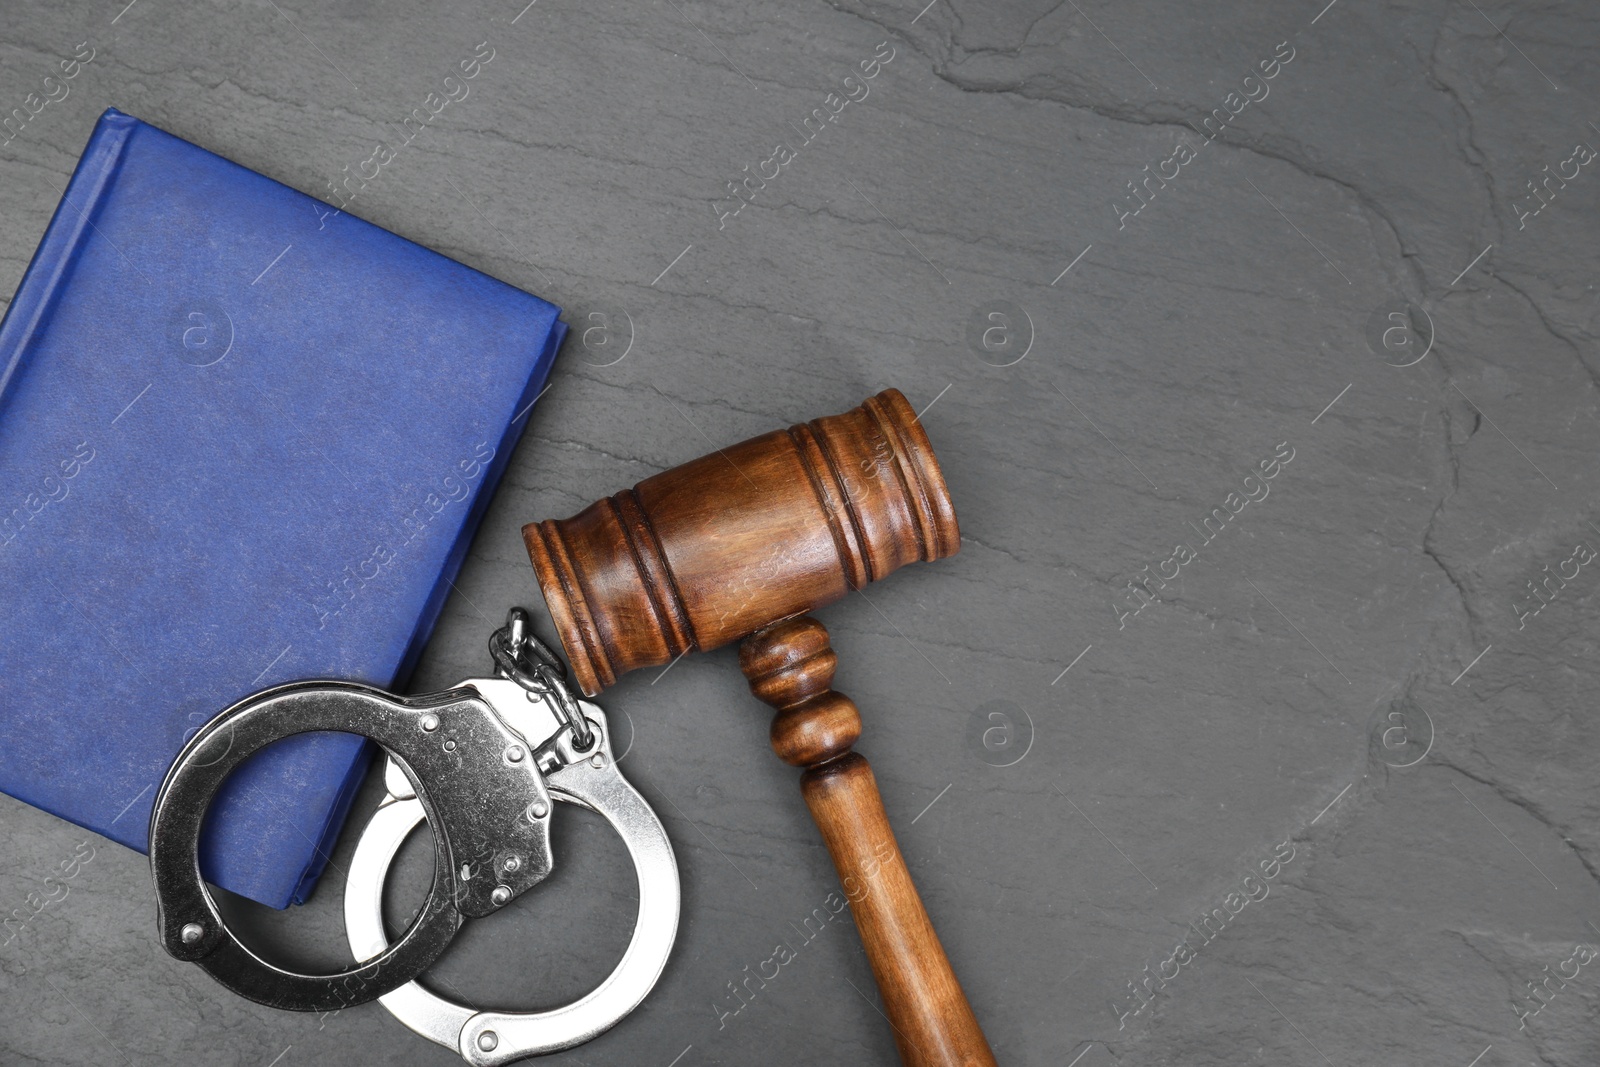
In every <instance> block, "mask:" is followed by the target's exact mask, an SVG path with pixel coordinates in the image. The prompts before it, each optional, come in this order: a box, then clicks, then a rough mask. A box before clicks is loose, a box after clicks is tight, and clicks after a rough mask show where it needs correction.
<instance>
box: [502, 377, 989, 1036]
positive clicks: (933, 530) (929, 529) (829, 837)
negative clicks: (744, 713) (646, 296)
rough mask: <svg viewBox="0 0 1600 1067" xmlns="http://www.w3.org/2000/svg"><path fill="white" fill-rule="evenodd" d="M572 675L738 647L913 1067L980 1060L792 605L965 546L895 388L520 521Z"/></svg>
mask: <svg viewBox="0 0 1600 1067" xmlns="http://www.w3.org/2000/svg"><path fill="white" fill-rule="evenodd" d="M522 533H523V538H524V540H525V541H526V542H527V546H528V554H529V555H530V556H531V557H532V559H533V566H534V570H535V571H536V572H537V574H538V579H539V586H540V589H541V590H542V591H543V593H544V598H545V602H546V603H547V604H548V606H549V608H550V614H551V616H552V617H553V619H554V621H555V625H556V628H557V630H558V631H559V632H560V635H561V642H562V644H563V645H564V646H565V648H566V651H567V655H568V658H569V659H570V660H571V663H572V668H573V673H574V675H575V676H576V679H577V682H578V684H579V685H580V686H581V687H582V689H583V691H584V693H586V694H587V695H589V696H594V695H595V694H597V693H598V692H599V691H600V690H601V689H603V688H604V687H606V686H608V685H610V684H612V683H613V682H615V681H616V680H617V678H618V676H620V675H622V674H624V673H625V672H627V671H630V670H634V669H636V668H639V667H651V666H660V665H661V664H664V663H671V662H672V661H673V660H674V659H676V658H677V657H678V656H680V655H682V654H683V653H685V652H688V651H690V650H693V649H697V650H701V651H704V650H707V649H713V648H717V647H719V646H721V645H725V644H727V643H728V642H730V641H734V640H740V641H741V643H740V646H739V666H740V668H741V669H742V670H743V671H744V674H745V677H746V678H747V679H749V682H750V690H751V692H753V693H754V694H755V695H756V696H757V697H759V698H760V699H761V700H762V701H764V702H766V703H767V704H770V705H772V706H773V707H775V708H777V709H778V713H777V715H776V716H774V718H773V720H772V748H773V750H774V751H775V752H777V754H778V755H779V756H780V757H782V758H783V759H784V760H785V761H786V762H788V763H790V764H793V765H794V766H797V767H803V768H805V772H804V773H803V774H802V775H801V778H800V787H801V792H802V794H803V795H804V797H805V801H806V805H807V807H809V808H810V809H811V815H812V817H813V818H814V819H815V820H816V823H817V826H818V827H819V828H820V829H821V830H822V838H823V841H824V843H826V845H827V847H828V852H829V854H830V855H832V857H833V863H834V866H835V867H836V868H837V869H838V872H839V877H840V879H841V881H842V882H843V884H844V886H845V889H846V891H847V893H848V894H849V896H850V899H851V901H852V903H851V911H852V913H853V914H854V916H855V921H856V927H857V929H858V930H859V931H860V933H861V940H862V943H863V944H864V945H865V947H866V951H867V958H868V959H869V960H870V962H871V964H872V971H873V975H874V976H875V977H876V979H877V982H878V988H879V990H880V991H881V992H882V994H883V1002H884V1012H885V1014H886V1015H887V1016H888V1019H889V1023H890V1025H891V1027H892V1028H893V1030H894V1037H895V1043H896V1045H897V1046H898V1048H899V1050H900V1058H901V1060H902V1062H903V1063H905V1064H906V1065H907V1067H957V1065H959V1067H985V1065H993V1064H994V1062H995V1061H994V1054H993V1053H992V1052H991V1051H990V1049H989V1045H988V1042H987V1041H986V1040H985V1039H984V1036H983V1030H982V1028H981V1027H979V1025H978V1020H977V1018H976V1017H975V1016H974V1015H973V1013H972V1008H971V1006H970V1005H969V1004H968V1003H967V998H966V995H965V994H964V993H963V992H962V990H961V984H960V982H959V981H957V979H956V976H955V972H954V971H952V970H951V968H950V961H949V960H948V959H947V958H946V956H945V953H944V947H943V946H942V945H941V944H940V943H939V937H938V935H937V934H936V933H935V932H934V929H933V924H932V923H931V922H930V921H929V920H928V913H927V910H926V909H925V908H924V907H923V905H922V898H921V897H920V896H919V895H918V894H917V888H916V886H915V885H914V884H913V883H912V880H911V874H910V872H909V871H907V870H906V866H905V861H904V858H903V857H902V856H901V854H900V848H899V845H898V843H897V842H896V841H895V837H894V831H893V830H891V829H890V827H889V820H888V816H887V815H886V814H885V813H884V810H883V799H882V797H881V796H879V794H878V786H877V782H876V781H875V780H874V778H873V775H872V768H871V767H869V766H868V765H867V761H866V759H864V758H863V757H862V756H860V755H858V754H857V753H855V752H852V751H851V746H852V745H853V744H855V742H856V740H857V739H858V738H859V737H860V736H861V715H860V713H859V712H858V711H857V709H856V705H855V702H854V701H852V700H851V699H850V698H849V697H847V696H844V695H842V694H840V693H836V692H834V691H833V690H832V689H831V688H830V686H831V685H832V682H833V673H834V667H835V663H836V657H835V656H834V652H833V649H832V647H831V646H830V644H829V642H828V631H827V630H826V629H825V628H824V627H823V625H822V624H821V623H820V622H818V621H816V620H815V619H813V618H810V617H809V616H807V615H806V614H805V613H806V612H808V611H811V610H813V609H815V608H818V607H821V606H823V605H825V604H829V603H832V602H833V601H835V600H838V599H840V598H842V597H844V596H845V595H846V594H848V593H850V592H851V591H853V590H856V589H859V588H861V587H862V586H864V585H866V584H867V583H868V582H872V581H875V580H877V579H879V578H883V577H885V576H886V575H888V574H889V573H891V572H892V571H894V570H896V569H897V568H899V567H900V566H902V565H903V564H906V563H911V562H914V561H917V560H924V561H929V560H936V559H941V558H943V557H945V556H948V555H951V554H953V553H955V552H956V551H957V550H958V549H959V548H960V547H961V534H960V530H959V529H958V528H957V526H956V516H955V509H954V508H953V507H952V505H951V503H950V494H949V491H948V490H947V489H946V487H945V483H944V476H943V475H942V474H941V473H940V472H939V466H938V463H937V462H936V461H935V460H934V458H933V447H932V446H931V445H930V444H929V443H928V437H927V435H926V434H925V433H924V432H923V429H922V425H921V423H920V422H919V421H918V420H917V416H916V413H915V412H914V411H913V410H912V408H911V405H910V404H909V403H907V401H906V398H905V397H904V396H902V395H901V394H900V392H899V391H898V390H896V389H886V390H884V391H883V392H881V393H879V394H877V395H876V396H873V397H869V398H868V399H867V400H866V401H865V402H864V403H863V404H862V405H861V406H860V407H858V408H855V409H854V410H852V411H847V412H845V413H844V414H843V415H834V416H831V417H828V418H821V419H815V420H813V421H812V422H809V423H805V424H803V425H799V426H792V427H790V428H789V429H787V430H778V431H776V432H773V433H769V434H764V435H762V436H760V437H755V438H752V439H750V440H748V441H745V442H742V443H740V444H737V445H732V446H730V447H728V448H723V449H718V450H717V451H716V452H714V453H712V454H710V455H706V456H702V457H701V458H699V459H696V460H692V461H690V462H688V463H685V464H683V465H682V466H680V467H675V468H673V469H672V470H669V471H664V472H663V473H661V474H657V475H655V476H654V477H651V478H647V479H645V480H644V481H642V482H640V483H639V484H638V485H636V486H634V487H633V488H632V489H628V490H624V491H623V492H620V493H617V494H616V495H615V496H610V497H606V498H605V499H603V500H600V501H597V502H596V503H594V504H591V505H590V506H589V507H587V508H585V509H584V510H583V511H581V512H580V513H578V514H577V515H575V516H573V517H572V518H570V519H560V520H546V521H544V522H538V523H530V524H528V525H527V526H525V527H523V531H522Z"/></svg>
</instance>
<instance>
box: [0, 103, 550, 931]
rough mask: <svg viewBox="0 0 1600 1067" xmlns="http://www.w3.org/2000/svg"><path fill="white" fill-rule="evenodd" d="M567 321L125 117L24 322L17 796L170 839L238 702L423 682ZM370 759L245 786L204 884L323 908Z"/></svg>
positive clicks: (48, 244)
mask: <svg viewBox="0 0 1600 1067" xmlns="http://www.w3.org/2000/svg"><path fill="white" fill-rule="evenodd" d="M558 314H559V309H558V308H556V307H554V306H552V305H551V304H549V303H546V302H545V301H543V300H540V299H539V298H537V297H535V296H532V295H530V294H528V293H525V292H522V291H521V290H518V289H515V288H513V287H512V286H509V285H506V284H504V283H502V282H499V281H496V280H495V279H493V278H490V277H488V276H487V275H484V274H482V273H479V272H478V271H475V270H472V269H470V268H468V267H466V266H463V265H461V264H459V263H456V262H454V261H453V260H450V259H448V258H446V257H444V256H441V255H439V254H437V253H434V252H431V251H429V250H427V249H425V248H422V247H421V246H419V245H417V244H414V243H412V242H410V241H407V240H405V239H404V238H401V237H399V236H396V235H395V234H392V233H390V232H388V231H386V230H383V229H381V228H379V227H377V226H373V225H371V224H369V223H366V222H363V221H361V220H360V219H357V218H355V217H353V216H351V215H348V214H342V213H338V212H335V211H333V210H332V209H331V208H330V207H329V206H328V205H327V204H325V203H323V202H322V201H319V200H317V199H314V198H313V197H310V196H307V195H305V194H303V193H300V192H297V191H295V190H293V189H290V188H288V187H287V186H284V185H281V184H279V183H278V182H275V181H272V180H271V179H269V178H266V177H264V176H262V175H260V174H257V173H255V172H253V171H251V170H248V169H246V168H244V167H241V166H238V165H237V164H234V163H231V162H229V161H227V160H225V159H222V158H221V157H219V156H216V155H214V154H212V153H210V152H208V151H205V150H204V149H201V148H199V147H196V146H195V145H192V144H190V143H188V142H186V141H184V140H181V139H180V138H177V137H174V136H172V135H171V134H168V133H165V132H164V131H162V130H159V129H157V128H155V127H153V126H150V125H148V124H146V123H143V122H141V121H139V120H138V119H135V118H133V117H131V116H128V115H125V114H122V113H120V112H117V111H115V110H111V111H107V112H106V113H105V115H103V116H102V117H101V119H100V121H99V123H98V124H97V126H96V127H95V130H94V133H93V135H92V137H91V138H90V140H89V144H88V147H87V148H86V149H85V151H84V154H83V158H82V159H81V160H80V161H79V164H78V166H77V169H76V171H75V172H74V174H73V176H72V180H71V182H70V184H69V185H68V186H67V189H66V194H65V196H64V197H63V199H62V201H61V203H60V205H59V207H58V208H57V210H56V212H55V215H54V218H53V219H52V221H51V223H50V226H49V228H48V230H47V231H46V233H45V236H44V239H43V241H42V242H41V244H40V245H39V248H38V250H37V252H36V253H35V255H34V258H33V261H32V263H31V265H30V266H29V268H28V270H27V273H26V274H25V275H24V277H23V280H22V283H21V285H20V286H19V288H18V290H17V292H16V294H15V297H14V299H13V300H12V303H11V305H10V307H9V308H8V310H7V313H6V316H5V319H4V321H3V322H0V493H3V494H4V495H3V496H0V606H3V611H4V616H5V619H6V627H5V636H4V638H3V639H0V737H3V738H4V743H3V744H0V790H3V791H4V792H6V793H8V794H10V795H11V796H13V797H16V798H17V799H19V800H22V801H25V802H26V803H29V804H32V805H35V806H37V807H39V808H42V809H44V810H45V811H49V812H51V813H53V814H55V815H58V816H60V817H61V818H64V819H68V820H71V821H72V822H75V823H78V824H79V825H82V826H84V827H87V828H89V829H91V830H94V831H95V832H97V833H100V834H103V835H105V836H106V837H109V838H111V839H113V840H116V841H119V842H121V843H122V844H124V845H127V846H128V847H130V848H135V849H139V850H140V851H144V850H145V848H146V845H147V842H146V838H147V833H148V827H149V816H150V808H151V804H152V803H153V800H154V796H155V793H156V791H157V788H158V787H159V785H160V782H161V779H162V777H163V776H164V775H165V773H166V771H167V767H168V766H169V765H170V763H171V761H172V759H173V757H174V756H175V755H176V754H177V752H178V750H179V748H180V747H181V746H182V745H183V743H184V741H185V740H186V739H187V738H188V737H189V736H191V735H192V734H193V733H194V732H195V731H196V730H197V729H198V728H199V727H200V726H201V725H203V724H204V723H205V722H207V721H208V720H209V719H210V718H212V717H213V716H214V715H216V713H217V712H219V711H221V710H222V709H223V708H225V707H226V706H228V705H229V704H231V703H233V702H234V701H236V700H238V699H239V698H241V697H243V696H245V695H247V694H249V693H251V692H254V691H255V690H258V689H261V688H264V687H266V686H269V685H274V684H277V683H280V682H285V681H290V680H294V679H300V678H316V677H329V678H343V679H350V680H356V681H363V682H367V683H371V684H376V685H380V686H386V687H395V686H397V685H400V684H402V683H403V682H404V680H405V678H406V675H407V674H408V672H409V671H410V669H411V667H412V665H413V663H414V662H415V660H416V657H417V655H418V653H419V652H420V650H421V647H422V645H423V643H424V642H425V641H426V640H427V637H428V634H429V632H430V631H431V629H432V626H433V623H434V621H435V619H436V617H437V615H438V613H439V610H440V608H441V607H442V605H443V603H444V601H445V598H446V596H447V594H448V593H449V591H450V586H451V581H452V579H453V577H454V576H455V574H456V572H457V570H458V568H459V567H460V565H461V561H462V558H463V556H464V555H465V553H466V550H467V547H468V543H469V541H470V539H471V537H472V534H473V531H474V529H475V528H476V526H477V524H478V521H479V520H480V519H481V517H482V515H483V512H484V510H485V509H486V507H487V506H488V502H489V499H490V496H491V494H492V492H493V490H494V486H495V483H496V482H497V480H498V479H499V477H500V474H501V472H502V470H503V469H504V466H505V463H506V461H507V458H508V457H509V454H510V452H511V449H512V447H513V446H514V445H515V443H516V441H517V439H518V437H519V436H520V433H521V430H522V427H523V426H524V425H525V423H526V421H527V419H528V417H529V413H530V410H531V408H532V405H533V401H534V400H535V398H536V397H537V396H538V394H539V392H540V390H541V389H542V387H543V383H544V380H545V378H546V376H547V375H548V373H549V370H550V366H551V363H552V361H553V360H554V358H555V354H556V350H557V349H558V348H559V346H560V343H561V340H562V338H563V337H564V335H565V332H566V327H565V325H564V324H562V323H561V322H559V321H558V319H557V316H558ZM368 756H369V743H368V742H365V741H364V740H362V739H359V738H356V737H354V736H353V735H346V734H307V735H303V736H300V737H295V738H290V739H287V740H285V741H282V742H279V743H278V744H276V745H274V746H272V747H271V748H269V749H268V750H266V751H265V752H263V753H261V754H260V755H258V756H257V757H256V758H255V759H253V760H252V761H250V762H249V763H247V764H246V765H245V766H243V767H242V768H240V770H239V771H237V772H236V773H235V774H234V775H233V776H232V777H231V778H230V779H229V780H228V781H227V783H225V785H224V786H223V788H222V790H221V792H219V794H218V796H217V798H216V800H215V802H214V803H213V805H212V808H211V812H210V816H209V820H208V824H207V829H206V832H205V835H204V838H203V841H202V856H201V866H202V870H203V871H204V873H205V875H206V877H207V879H208V880H209V881H211V882H213V883H214V884H216V885H219V886H221V887H223V888H225V889H228V890H231V891H233V892H236V893H240V894H242V895H244V896H246V897H249V898H251V899H254V900H257V901H260V902H262V903H265V904H268V905H271V906H274V907H280V908H281V907H286V906H288V905H289V904H290V903H292V902H298V901H301V900H304V899H305V897H306V896H307V895H308V894H309V892H310V890H311V888H312V886H313V885H314V883H315V881H316V878H317V876H318V874H319V873H320V872H321V869H322V866H323V864H324V863H325V862H326V856H327V851H328V850H329V849H330V848H331V847H332V842H333V840H334V838H335V837H336V836H337V833H338V830H339V827H340V824H341V822H342V820H343V818H344V816H345V813H346V811H347V809H348V807H349V804H350V801H351V798H352V797H353V795H354V792H355V789H356V787H357V786H358V785H359V782H360V780H361V776H362V774H363V772H364V770H365V768H366V765H367V760H368Z"/></svg>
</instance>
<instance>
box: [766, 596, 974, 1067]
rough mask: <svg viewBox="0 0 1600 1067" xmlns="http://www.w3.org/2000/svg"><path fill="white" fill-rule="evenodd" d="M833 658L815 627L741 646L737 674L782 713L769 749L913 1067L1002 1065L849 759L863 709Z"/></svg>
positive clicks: (872, 789)
mask: <svg viewBox="0 0 1600 1067" xmlns="http://www.w3.org/2000/svg"><path fill="white" fill-rule="evenodd" d="M836 663H837V657H836V656H835V655H834V652H833V649H832V647H831V646H830V645H829V642H828V632H827V630H826V629H824V628H823V626H822V624H821V623H819V622H817V621H816V620H815V619H813V618H810V617H809V616H801V617H799V618H795V619H786V620H784V621H783V622H779V623H776V624H774V625H772V626H769V627H767V628H766V629H765V630H760V631H757V632H756V633H754V634H751V635H750V636H749V637H746V638H745V639H744V642H743V644H741V645H740V648H739V664H740V667H741V668H742V669H743V670H744V674H745V677H746V678H748V679H749V681H750V690H751V692H753V693H755V695H756V696H757V697H759V698H760V699H762V700H763V701H765V702H766V703H768V704H771V705H772V706H773V707H775V708H777V709H778V714H777V715H776V716H775V717H774V718H773V720H772V747H773V750H774V751H776V752H777V753H778V755H779V756H780V757H782V758H783V759H784V760H785V761H786V762H788V763H791V764H794V765H795V766H800V767H805V768H806V771H805V773H804V774H803V775H801V778H800V789H801V793H802V794H803V795H804V797H805V801H806V806H807V807H808V808H810V809H811V816H812V818H813V819H815V820H816V823H817V826H818V828H819V829H821V831H822V840H823V843H824V844H826V845H827V846H828V853H829V855H831V856H832V857H833V865H834V867H835V868H836V869H837V870H838V872H839V878H840V882H841V885H842V887H843V889H844V892H845V897H846V899H847V900H848V901H849V902H850V910H851V913H852V914H853V915H854V916H855V920H856V929H857V930H858V931H860V934H861V942H862V944H863V946H865V948H866V951H867V959H868V960H869V961H870V962H871V964H872V973H873V976H874V977H875V978H876V979H877V982H878V989H879V991H880V992H881V993H882V994H883V1004H884V1014H885V1015H886V1016H887V1017H888V1019H889V1025H890V1026H891V1027H892V1028H893V1030H894V1039H895V1044H896V1046H897V1047H898V1048H899V1050H900V1060H901V1062H902V1063H903V1064H905V1067H995V1059H994V1053H993V1052H992V1051H990V1049H989V1043H988V1041H987V1040H986V1039H985V1038H984V1036H983V1029H982V1027H980V1026H979V1025H978V1019H977V1017H976V1016H975V1015H973V1013H972V1006H971V1005H970V1004H968V1003H967V997H966V994H965V993H963V992H962V990H961V983H960V982H959V981H958V980H957V979H956V976H955V972H954V971H953V970H952V969H951V967H950V961H949V959H948V958H947V957H946V956H945V953H944V946H943V945H941V944H940V943H939V935H938V934H936V933H935V932H934V929H933V923H932V922H930V921H929V919H928V912H927V909H926V908H924V907H923V905H922V897H921V896H920V895H918V893H917V887H916V885H915V884H914V883H913V882H912V880H911V872H910V871H908V870H907V869H906V865H905V859H904V857H902V856H901V854H900V846H899V844H898V843H897V842H896V841H895V837H894V831H893V830H892V829H890V827H889V817H888V815H887V814H886V813H885V812H884V810H883V798H882V797H881V796H880V795H879V794H878V784H877V781H876V780H875V779H874V778H873V775H872V768H871V767H870V766H868V764H867V761H866V759H865V758H864V757H862V756H861V755H859V754H857V753H855V752H852V751H850V747H851V745H853V744H854V743H855V741H856V739H857V738H858V737H860V735H861V715H860V712H859V711H858V710H857V709H856V706H855V702H854V701H852V700H851V699H850V698H849V697H846V696H844V695H842V694H840V693H836V692H834V691H833V689H832V688H831V685H832V682H833V672H834V667H835V664H836Z"/></svg>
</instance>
